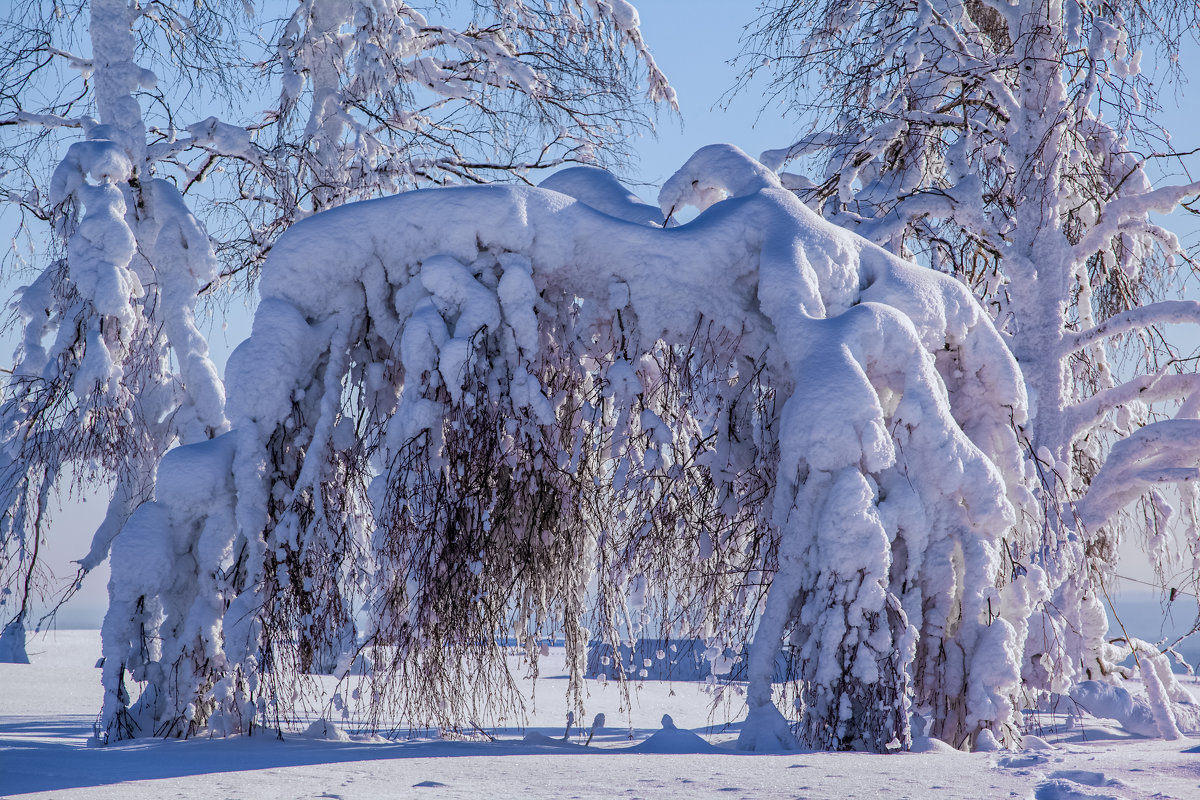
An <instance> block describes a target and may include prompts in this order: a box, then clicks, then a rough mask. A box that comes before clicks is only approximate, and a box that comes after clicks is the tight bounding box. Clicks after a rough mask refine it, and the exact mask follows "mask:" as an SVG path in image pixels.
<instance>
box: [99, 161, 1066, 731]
mask: <svg viewBox="0 0 1200 800" xmlns="http://www.w3.org/2000/svg"><path fill="white" fill-rule="evenodd" d="M549 185H550V186H551V187H554V189H556V190H557V191H552V190H550V189H549V188H537V189H533V188H523V187H498V186H490V187H457V188H444V189H431V190H421V191H416V192H409V193H405V194H401V195H399V196H396V197H392V198H388V199H385V200H380V201H374V202H370V203H356V204H349V205H346V206H343V207H340V208H337V209H333V210H331V211H328V212H325V213H321V214H318V215H315V216H313V217H312V218H311V219H308V220H305V221H303V222H301V223H299V224H297V225H295V226H293V227H292V229H291V230H289V231H288V232H287V233H286V234H285V235H284V236H283V237H281V239H280V240H279V242H278V243H277V244H276V246H275V247H274V248H273V250H272V252H271V253H270V255H269V256H268V257H267V260H266V263H265V264H264V266H263V272H262V279H261V282H260V291H261V293H262V302H261V303H260V305H259V308H258V311H257V313H256V315H255V321H254V328H253V332H252V334H251V336H250V338H249V339H247V340H246V341H245V342H243V343H242V344H241V345H240V346H239V347H238V348H237V350H236V351H235V352H234V354H233V355H232V356H231V358H230V361H229V365H228V369H227V387H228V392H229V402H228V405H227V413H228V415H229V418H230V420H231V422H232V430H231V431H230V432H229V433H227V434H225V435H222V436H219V437H217V438H215V439H212V440H211V441H207V442H203V443H197V444H193V445H188V446H184V447H180V448H177V449H175V450H174V451H172V452H171V453H168V454H167V456H166V457H165V458H164V459H163V462H162V464H161V466H160V467H159V470H158V476H157V484H156V489H155V498H156V499H155V501H154V502H150V503H146V504H144V505H142V506H141V507H140V508H139V509H138V510H137V511H136V512H135V513H134V515H133V516H132V517H131V519H130V520H129V522H128V523H127V524H126V526H125V528H124V529H123V531H122V532H121V533H120V534H119V535H118V536H117V537H116V539H115V541H114V543H113V557H112V569H113V577H112V582H111V586H110V591H111V606H110V609H109V613H108V616H107V617H106V619H105V624H104V632H103V637H104V656H105V662H104V673H103V681H104V686H105V700H104V708H103V711H102V714H101V720H100V727H99V731H98V734H99V736H100V738H101V739H102V740H104V741H113V740H115V739H119V738H125V737H130V736H139V735H151V734H158V735H173V736H181V735H191V734H194V733H196V732H199V731H209V732H215V733H218V734H220V733H231V732H237V731H247V730H250V729H251V728H252V727H253V726H255V725H259V726H263V725H265V726H267V727H268V728H275V727H278V726H282V725H286V724H288V723H289V722H294V721H295V720H296V718H297V715H298V713H299V712H300V710H301V709H304V708H306V703H308V702H309V700H308V698H309V697H310V695H309V693H308V692H307V691H306V687H307V686H308V684H307V683H306V678H305V676H304V671H305V668H306V663H307V656H306V655H305V650H306V648H307V649H312V648H324V649H325V650H326V651H328V652H329V653H331V654H333V655H335V656H336V658H335V660H336V662H337V669H336V670H335V675H336V676H337V677H338V678H339V679H340V680H341V681H342V683H341V685H339V687H338V691H337V692H336V694H335V695H334V696H333V699H332V700H331V701H330V703H331V705H330V706H329V707H326V708H317V709H312V708H311V707H309V710H310V711H312V710H315V711H317V712H318V713H320V714H321V715H322V716H327V717H332V718H335V719H336V718H337V716H338V715H339V714H341V715H343V716H344V717H350V715H351V714H352V713H353V714H354V717H355V718H356V719H365V720H367V722H368V724H371V725H373V726H375V727H386V726H388V725H389V724H396V723H397V722H399V721H400V720H411V721H417V722H421V721H428V722H430V723H436V724H454V723H455V722H458V723H466V722H467V721H478V720H481V719H485V718H486V717H483V716H482V715H483V714H484V713H486V712H487V711H488V710H489V708H490V710H491V711H492V712H493V713H495V712H496V711H497V705H496V704H499V708H500V710H501V711H502V710H503V709H504V708H505V707H506V706H505V703H507V702H510V701H511V697H510V696H509V695H506V693H505V690H506V689H507V688H508V687H509V686H510V685H511V683H510V679H509V673H508V669H509V667H508V662H507V660H506V654H507V653H508V649H507V648H506V647H505V644H504V643H505V642H506V641H509V640H510V639H511V638H512V637H516V639H517V641H518V643H519V649H520V651H521V652H522V653H524V655H525V657H526V658H527V659H528V660H529V661H530V662H532V665H533V667H534V668H535V669H536V661H537V657H538V653H539V646H538V644H539V642H540V641H544V639H545V638H546V637H548V636H555V637H563V638H564V639H565V641H566V643H567V653H568V661H569V664H570V665H571V675H572V682H571V683H572V689H571V690H572V691H574V692H575V693H576V694H575V695H574V697H575V701H576V702H577V703H581V702H582V698H581V697H580V695H579V694H578V685H579V679H580V677H581V674H582V668H583V661H584V652H583V646H584V644H585V643H586V641H587V639H588V637H589V629H590V635H591V636H593V637H598V638H601V639H607V640H609V641H618V640H628V639H630V638H632V637H634V636H636V635H638V632H639V631H640V630H642V629H644V628H646V627H648V626H651V625H658V626H660V627H661V629H662V631H663V632H666V633H669V634H671V635H674V636H683V637H691V636H702V637H704V638H705V639H706V641H707V644H708V652H709V657H710V658H711V659H712V661H713V664H714V668H715V671H716V672H717V673H727V672H729V670H730V669H731V667H732V663H733V661H734V660H735V659H740V658H742V657H743V655H742V654H745V656H744V657H745V658H746V659H747V660H748V663H747V664H746V672H747V675H748V678H749V696H748V699H749V705H750V712H749V713H750V718H749V720H748V721H747V724H746V726H745V729H744V733H743V735H742V740H741V744H742V746H743V747H745V748H748V749H762V748H778V747H793V746H796V745H797V740H796V738H795V737H794V735H793V733H792V731H791V729H790V728H789V725H788V721H787V719H786V718H785V717H784V716H783V715H782V713H781V712H780V711H779V710H778V708H777V706H776V704H775V698H774V696H773V685H772V681H773V679H774V672H775V665H776V661H777V657H778V654H779V650H780V646H781V644H782V643H783V642H784V641H785V638H786V639H787V641H788V642H789V643H790V647H791V650H792V653H793V655H794V658H793V659H792V662H791V663H793V664H794V665H795V674H794V675H793V676H792V677H793V678H795V679H796V680H797V681H798V685H799V686H800V697H799V700H800V704H799V706H798V707H799V708H801V709H802V713H801V716H800V722H799V724H800V729H799V730H800V731H801V734H802V737H801V738H802V739H803V741H804V742H805V743H807V744H810V745H812V746H817V747H826V748H847V747H860V748H866V749H871V750H876V751H884V750H886V749H888V748H896V747H900V748H904V747H907V746H908V744H909V742H910V728H909V725H910V714H909V712H910V710H911V709H913V708H914V707H919V709H920V710H922V711H923V712H925V713H928V714H929V715H930V716H931V717H932V720H933V726H934V727H933V729H932V732H933V733H934V734H935V735H937V736H940V737H942V738H944V739H947V740H948V741H951V742H953V743H954V744H956V745H958V744H961V743H963V742H973V741H974V740H975V739H976V738H977V737H979V736H994V737H996V738H999V739H1002V740H1003V739H1011V738H1012V737H1013V736H1014V735H1015V724H1016V720H1015V715H1016V713H1017V700H1016V696H1017V694H1018V692H1019V689H1020V682H1021V667H1020V662H1021V658H1022V650H1021V648H1022V643H1023V642H1024V641H1025V640H1026V638H1027V629H1028V624H1029V619H1030V616H1031V614H1032V613H1033V603H1032V602H1031V598H1034V597H1036V596H1037V595H1038V592H1039V591H1042V588H1043V587H1041V586H1040V585H1039V581H1040V582H1044V578H1042V577H1039V576H1038V574H1036V573H1035V571H1033V570H1031V571H1030V573H1029V574H1020V575H1018V574H1016V573H1015V572H1013V571H1012V570H1011V569H1010V565H1009V564H1008V563H1007V562H1006V560H1005V553H1004V550H1003V544H1004V543H1006V542H1007V543H1009V544H1011V543H1012V542H1013V541H1020V542H1021V546H1023V547H1029V546H1030V545H1029V543H1028V542H1026V541H1025V539H1027V538H1029V537H1033V536H1036V535H1037V534H1038V533H1039V529H1037V528H1036V527H1030V526H1028V525H1026V524H1024V522H1023V519H1025V516H1026V515H1028V513H1029V512H1028V507H1029V506H1030V505H1032V502H1033V501H1032V500H1031V498H1030V496H1029V494H1028V492H1027V491H1026V490H1025V486H1026V484H1027V482H1028V477H1027V476H1026V474H1025V469H1026V462H1025V460H1024V458H1023V456H1022V451H1021V443H1020V441H1019V437H1018V427H1017V426H1020V425H1022V424H1024V423H1025V421H1026V399H1025V392H1024V385H1023V383H1022V380H1021V378H1020V375H1019V372H1018V370H1017V368H1016V364H1015V362H1014V361H1013V359H1012V357H1011V355H1010V353H1009V351H1008V349H1007V347H1006V345H1005V343H1004V342H1003V340H1002V339H1001V337H1000V336H999V335H998V334H997V332H996V330H995V328H994V327H993V325H992V323H991V320H990V318H989V316H988V315H987V313H986V312H985V311H984V309H983V307H982V306H980V305H979V304H978V303H977V302H976V301H975V300H974V299H973V298H972V296H971V294H970V291H969V290H968V289H967V288H966V287H964V286H963V285H962V284H961V283H959V282H958V281H956V280H954V279H953V278H951V277H948V276H945V275H942V274H939V273H937V272H934V271H931V270H928V269H925V268H922V267H919V266H917V265H915V264H912V263H907V262H904V261H902V260H901V259H899V258H898V257H896V256H895V255H893V254H891V253H888V252H887V251H885V250H883V249H882V248H879V247H877V246H875V245H873V244H871V243H869V242H867V241H866V240H864V239H861V238H860V237H857V236H855V235H853V234H851V233H848V232H846V231H844V230H842V229H840V228H838V227H836V226H834V225H832V224H830V223H828V222H825V221H823V220H821V219H820V218H819V217H818V216H817V215H815V214H814V213H813V212H811V211H810V210H809V209H808V208H807V207H805V206H804V205H803V204H802V203H800V202H799V201H798V200H797V199H796V198H795V197H794V195H792V194H791V193H790V192H788V191H786V190H785V189H784V188H783V187H782V186H781V184H780V182H779V180H778V178H777V177H776V176H775V175H774V173H772V172H771V171H769V170H768V169H766V168H765V167H763V166H762V165H761V164H758V163H757V162H755V161H753V160H752V159H750V158H748V157H747V156H745V155H744V154H743V153H741V152H740V151H738V150H736V149H735V148H732V147H729V146H713V147H709V148H705V149H703V150H701V151H699V152H698V153H697V154H696V155H695V156H693V157H692V159H691V160H689V161H688V163H687V164H686V165H685V166H684V168H683V169H682V170H681V171H680V172H679V173H677V174H676V175H675V177H673V178H672V179H671V180H670V181H669V182H668V183H667V184H666V185H665V186H664V187H663V190H662V193H661V194H660V203H661V205H662V211H661V212H658V213H656V211H655V209H653V208H650V207H648V206H646V205H644V204H641V203H639V202H637V201H636V200H634V199H633V198H631V197H630V196H629V194H628V192H626V191H625V190H624V189H623V188H622V187H620V185H619V184H617V183H616V181H615V180H614V179H613V178H612V177H611V176H609V175H608V174H607V173H604V172H602V171H599V170H584V169H582V168H580V169H575V170H570V171H567V172H565V173H561V174H559V175H556V176H554V177H553V178H552V179H551V180H550V182H549ZM686 205H694V206H697V207H698V208H700V209H702V211H703V213H701V215H700V216H699V217H698V218H697V219H696V220H694V221H693V222H691V223H689V224H687V225H681V226H678V227H673V228H665V229H664V228H662V227H660V225H659V223H658V222H657V221H656V220H660V219H662V218H663V215H665V213H666V212H667V211H668V210H669V209H671V208H676V209H679V208H682V207H684V206H686ZM1022 512H1024V514H1023V513H1022ZM593 580H595V586H596V588H595V590H594V591H592V592H589V590H588V587H589V585H591V582H592V581H593ZM348 620H351V621H355V622H356V624H357V626H358V629H357V631H355V630H353V628H354V626H353V625H347V621H348ZM352 633H353V634H356V635H350V634H352ZM730 653H731V654H732V656H727V655H726V654H730ZM1047 655H1048V657H1049V655H1050V654H1047ZM1055 655H1057V654H1055ZM129 679H132V680H134V681H137V682H140V683H141V684H142V685H141V691H140V692H139V693H138V696H137V698H138V699H137V700H136V702H131V701H130V697H131V696H130V694H129V693H128V692H127V690H126V688H125V686H126V681H127V680H129ZM485 706H486V707H485ZM788 713H789V715H791V713H792V712H791V711H789V712H788Z"/></svg>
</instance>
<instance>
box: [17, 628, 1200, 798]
mask: <svg viewBox="0 0 1200 800" xmlns="http://www.w3.org/2000/svg"><path fill="white" fill-rule="evenodd" d="M99 650H100V643H99V632H98V631H60V632H57V633H53V634H50V635H49V636H48V637H47V638H34V639H32V640H31V642H30V647H29V651H30V657H31V659H32V661H33V664H32V665H15V664H0V686H2V687H3V691H2V692H0V795H2V796H5V797H9V796H15V795H19V796H22V797H38V796H41V797H56V798H57V797H84V798H121V800H129V799H131V798H252V799H253V800H275V798H298V797H304V798H347V800H349V799H350V798H368V799H370V798H393V797H402V798H409V797H412V798H430V799H431V800H436V799H439V798H469V799H470V800H486V799H487V798H496V797H514V798H521V800H537V799H538V798H555V800H560V799H562V800H567V799H569V798H590V797H606V798H607V797H613V798H616V797H620V798H689V800H690V799H691V798H696V797H715V798H741V797H753V798H763V797H769V798H776V797H778V798H796V797H828V798H854V797H862V798H872V799H873V800H874V799H879V800H882V798H905V797H911V798H927V797H948V798H950V797H953V798H993V797H995V798H1003V797H1020V798H1037V800H1057V799H1060V798H1061V799H1064V800H1066V799H1069V798H1093V797H1119V798H1151V797H1155V798H1166V797H1174V798H1180V799H1181V800H1188V799H1189V798H1196V797H1200V746H1198V745H1200V738H1194V739H1185V740H1183V741H1179V742H1163V741H1156V740H1148V739H1139V738H1135V737H1132V736H1130V735H1129V734H1127V733H1125V732H1123V731H1120V730H1118V729H1114V728H1111V727H1108V726H1106V725H1103V724H1100V723H1098V722H1097V721H1095V720H1092V719H1087V720H1085V721H1084V724H1083V725H1082V726H1076V727H1075V728H1073V729H1071V730H1067V731H1060V732H1057V733H1055V732H1053V731H1049V730H1047V731H1045V734H1046V736H1045V738H1046V739H1047V740H1048V742H1049V743H1050V744H1049V745H1048V746H1047V745H1044V744H1043V743H1041V742H1039V741H1038V740H1035V739H1030V740H1028V743H1030V744H1034V745H1037V746H1034V747H1029V748H1028V749H1026V750H1024V751H1021V752H1000V753H974V754H964V753H959V752H954V751H950V750H949V748H938V749H936V750H934V751H932V752H925V753H909V754H903V755H891V756H876V755H866V754H860V753H809V754H795V753H789V754H784V755H746V754H739V753H736V752H732V751H729V750H727V749H725V748H726V746H728V745H729V744H731V743H732V741H733V739H735V738H736V736H737V732H738V728H737V725H736V723H735V724H732V725H727V724H726V722H725V720H726V717H731V718H732V719H734V720H737V719H739V718H740V717H741V716H742V714H744V708H741V707H738V704H736V703H735V704H733V705H731V706H730V707H729V709H728V711H727V710H726V709H725V708H724V707H722V708H721V709H719V710H718V711H717V712H716V713H715V714H710V701H711V697H710V696H709V695H706V694H704V693H703V692H702V691H701V689H700V685H699V684H693V683H674V684H668V683H658V682H646V683H645V684H643V685H642V687H641V689H640V691H639V692H638V693H637V695H636V697H635V699H634V707H633V709H632V711H630V712H628V713H626V712H624V711H622V710H621V698H620V692H619V690H618V689H617V687H616V686H615V684H612V683H610V684H608V685H601V684H599V683H597V682H594V681H589V682H588V690H589V695H588V697H587V706H588V715H589V716H588V718H587V720H586V721H585V722H586V724H585V725H584V726H583V727H582V728H576V729H575V730H574V731H573V734H572V736H571V737H570V739H569V740H568V741H567V742H565V743H564V742H562V741H561V737H562V735H563V732H564V727H565V720H566V703H565V700H564V698H563V697H562V687H563V686H564V685H565V683H564V681H562V680H560V679H558V677H556V671H557V670H556V664H555V658H554V656H555V655H560V653H556V652H555V651H552V652H551V659H549V660H544V661H543V672H542V676H543V677H542V678H541V679H539V681H538V683H537V695H536V700H537V706H536V711H535V712H534V713H533V715H532V719H531V723H530V727H529V728H526V729H519V728H517V727H513V728H500V729H495V728H489V729H487V734H489V735H491V736H494V737H495V741H488V740H487V739H486V738H485V737H483V736H477V737H476V738H477V739H478V741H471V740H460V741H448V740H438V739H432V738H428V737H425V738H413V739H403V740H399V741H380V740H374V741H350V742H331V741H317V740H312V739H305V738H303V737H301V736H300V735H299V734H296V735H289V736H287V737H286V738H285V740H284V741H279V740H277V739H275V738H274V737H272V736H252V737H249V738H246V737H241V738H233V739H222V740H209V739H198V740H192V741H161V740H146V739H142V740H137V741H134V742H132V743H127V744H121V745H114V746H111V747H108V748H101V749H95V748H88V747H87V738H88V736H89V735H90V734H91V730H92V721H93V719H94V716H95V713H96V710H97V709H98V708H99V705H100V679H99V671H98V670H96V669H95V667H94V664H95V662H96V658H97V655H98V653H99ZM557 666H559V667H561V664H557ZM1190 681H1191V679H1189V682H1190ZM525 686H526V690H527V691H528V688H529V683H528V682H526V683H525ZM597 712H603V713H604V714H605V718H606V722H607V727H605V728H604V729H603V731H602V732H601V733H599V734H597V735H596V737H595V738H594V739H593V740H592V743H591V745H590V746H588V747H586V748H584V747H583V740H584V738H585V737H586V734H587V729H588V727H589V726H590V724H591V720H592V716H591V715H593V714H595V713H597ZM664 714H670V715H671V717H672V718H673V720H674V724H675V725H676V726H677V728H678V729H679V730H678V731H671V730H666V729H663V725H662V718H663V715H664ZM1053 721H1054V720H1053V719H1051V718H1049V717H1047V718H1045V719H1043V720H1042V722H1043V724H1044V725H1048V724H1049V723H1051V722H1053ZM689 731H691V732H694V733H698V734H701V735H702V736H703V737H704V739H705V740H706V741H707V744H705V743H704V742H700V741H698V740H696V739H695V738H694V737H692V736H690V735H689V734H688V732H689ZM530 734H531V735H530ZM656 734H657V735H656ZM1191 734H1192V736H1193V737H1200V731H1192V732H1191ZM527 735H529V736H528V739H526V738H525V737H526V736H527ZM652 737H653V738H652ZM688 749H690V750H691V751H692V752H685V753H679V752H677V751H679V750H688ZM696 750H701V751H703V752H699V753H697V752H695V751H696Z"/></svg>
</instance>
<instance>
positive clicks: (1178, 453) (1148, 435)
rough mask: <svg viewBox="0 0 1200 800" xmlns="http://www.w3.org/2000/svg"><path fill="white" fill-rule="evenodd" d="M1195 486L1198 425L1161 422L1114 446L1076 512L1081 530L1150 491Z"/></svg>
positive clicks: (1199, 460) (1199, 463)
mask: <svg viewBox="0 0 1200 800" xmlns="http://www.w3.org/2000/svg"><path fill="white" fill-rule="evenodd" d="M1189 377H1197V376H1189ZM1197 481H1200V420H1195V419H1169V420H1160V421H1158V422H1152V423H1150V424H1149V425H1146V426H1144V427H1142V428H1139V429H1138V430H1136V431H1134V432H1133V433H1131V434H1130V435H1129V436H1127V437H1126V438H1124V439H1121V440H1120V441H1119V442H1117V443H1116V444H1114V445H1113V448H1112V452H1111V453H1109V455H1108V458H1107V459H1105V461H1104V466H1103V467H1101V469H1100V471H1099V472H1098V473H1096V477H1094V478H1093V479H1092V482H1091V485H1090V486H1089V487H1088V492H1087V494H1085V495H1084V496H1083V497H1082V498H1081V499H1080V500H1078V501H1076V504H1075V508H1076V512H1077V513H1078V514H1079V519H1080V522H1081V523H1082V524H1083V526H1084V527H1085V528H1088V529H1094V528H1099V527H1100V526H1102V525H1104V524H1106V523H1107V522H1109V520H1111V519H1112V517H1113V516H1114V515H1116V514H1118V513H1119V512H1120V511H1121V510H1122V509H1123V508H1124V507H1125V506H1126V505H1127V504H1129V503H1131V502H1133V501H1134V500H1136V499H1137V498H1139V497H1141V496H1142V495H1143V494H1145V493H1146V492H1147V491H1148V490H1149V489H1152V488H1155V487H1157V486H1161V485H1164V484H1186V483H1195V482H1197Z"/></svg>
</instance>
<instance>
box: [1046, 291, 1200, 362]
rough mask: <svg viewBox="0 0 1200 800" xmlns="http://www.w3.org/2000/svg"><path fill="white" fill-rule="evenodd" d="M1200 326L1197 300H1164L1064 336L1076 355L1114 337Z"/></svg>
mask: <svg viewBox="0 0 1200 800" xmlns="http://www.w3.org/2000/svg"><path fill="white" fill-rule="evenodd" d="M1172 324H1192V325H1195V324H1200V302H1198V301H1196V300H1160V301H1159V302H1157V303H1151V304H1150V305H1147V306H1139V307H1137V308H1131V309H1129V310H1128V311H1123V312H1121V313H1120V314H1115V315H1113V316H1111V317H1109V318H1108V319H1106V320H1104V322H1101V323H1100V324H1099V325H1095V326H1093V327H1091V328H1089V329H1087V330H1086V331H1079V332H1073V331H1072V332H1068V333H1065V334H1064V335H1063V341H1064V345H1065V348H1066V352H1068V353H1074V352H1078V351H1080V350H1083V349H1084V348H1085V347H1088V346H1089V345H1091V344H1094V343H1096V342H1098V341H1101V340H1103V339H1106V338H1108V337H1110V336H1119V335H1121V334H1123V333H1128V332H1129V331H1132V330H1141V329H1144V328H1149V327H1152V326H1155V325H1172Z"/></svg>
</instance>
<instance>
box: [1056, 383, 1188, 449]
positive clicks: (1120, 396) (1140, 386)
mask: <svg viewBox="0 0 1200 800" xmlns="http://www.w3.org/2000/svg"><path fill="white" fill-rule="evenodd" d="M1198 396H1200V375H1197V374H1195V373H1190V372H1189V373H1182V374H1169V373H1154V374H1150V375H1138V376H1136V377H1134V378H1131V379H1129V380H1127V381H1125V382H1124V383H1121V384H1118V385H1117V386H1114V387H1113V388H1111V389H1105V390H1103V391H1100V392H1097V393H1096V394H1094V395H1092V396H1091V397H1089V398H1087V399H1086V400H1082V401H1080V402H1078V403H1076V404H1074V405H1072V406H1070V407H1068V409H1067V412H1066V415H1065V417H1066V421H1067V425H1068V430H1069V431H1070V432H1071V434H1072V435H1079V434H1082V433H1084V432H1086V431H1087V430H1090V429H1091V428H1094V427H1096V426H1097V425H1100V424H1101V423H1102V422H1103V420H1104V417H1105V415H1106V414H1108V413H1109V412H1110V411H1114V410H1116V409H1118V408H1120V407H1121V406H1124V405H1127V404H1129V403H1134V402H1141V403H1157V402H1162V401H1167V400H1187V399H1188V398H1190V397H1198Z"/></svg>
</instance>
